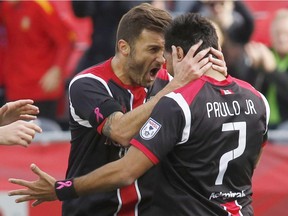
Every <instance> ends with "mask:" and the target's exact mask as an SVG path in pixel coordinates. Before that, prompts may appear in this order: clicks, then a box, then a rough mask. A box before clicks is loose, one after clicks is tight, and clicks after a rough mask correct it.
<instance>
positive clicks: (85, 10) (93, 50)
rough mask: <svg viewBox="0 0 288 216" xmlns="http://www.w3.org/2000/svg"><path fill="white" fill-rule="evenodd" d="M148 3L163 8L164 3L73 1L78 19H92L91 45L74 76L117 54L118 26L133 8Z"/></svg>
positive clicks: (139, 0)
mask: <svg viewBox="0 0 288 216" xmlns="http://www.w3.org/2000/svg"><path fill="white" fill-rule="evenodd" d="M142 2H148V3H151V4H153V5H154V6H155V7H160V8H162V7H163V5H164V2H163V1H160V0H152V1H141V0H138V1H71V4H72V8H73V12H74V14H75V16H76V17H79V18H84V17H90V18H91V21H92V35H91V45H90V46H89V48H88V49H87V50H86V51H85V53H84V54H83V56H82V57H81V59H80V61H79V63H78V65H77V67H76V69H75V72H74V74H76V73H79V72H80V71H82V70H84V69H86V68H88V67H91V66H93V65H95V64H98V63H100V62H102V61H104V60H107V59H109V58H110V57H112V56H113V55H114V53H115V38H116V31H117V25H118V23H119V21H120V19H121V17H122V16H123V15H124V14H125V13H126V12H127V11H128V10H130V9H131V8H132V7H134V6H136V5H138V4H141V3H142Z"/></svg>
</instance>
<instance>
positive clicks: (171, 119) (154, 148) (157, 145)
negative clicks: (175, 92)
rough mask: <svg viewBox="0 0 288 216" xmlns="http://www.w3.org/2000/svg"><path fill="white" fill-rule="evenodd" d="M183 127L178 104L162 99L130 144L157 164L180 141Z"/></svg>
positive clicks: (167, 98) (183, 123) (183, 121)
mask: <svg viewBox="0 0 288 216" xmlns="http://www.w3.org/2000/svg"><path fill="white" fill-rule="evenodd" d="M184 125H185V119H184V118H183V112H182V109H181V108H180V107H179V105H178V103H177V102H176V101H174V100H173V99H172V98H169V97H163V98H162V99H161V100H160V101H159V102H158V104H157V105H156V106H155V108H154V110H153V112H152V114H151V116H150V118H149V119H148V120H147V121H146V123H145V124H144V125H143V126H142V128H141V129H140V131H139V134H138V135H136V137H135V138H134V139H132V140H131V144H132V145H133V146H135V147H136V148H138V149H140V150H141V151H142V152H143V153H144V154H145V155H146V156H147V157H148V158H149V159H150V160H151V161H152V162H153V163H154V164H157V163H158V162H159V161H160V160H161V159H163V158H164V157H165V156H166V155H167V154H168V153H169V152H170V151H172V149H173V148H174V147H175V145H176V144H177V143H179V142H180V141H181V137H182V134H183V128H184Z"/></svg>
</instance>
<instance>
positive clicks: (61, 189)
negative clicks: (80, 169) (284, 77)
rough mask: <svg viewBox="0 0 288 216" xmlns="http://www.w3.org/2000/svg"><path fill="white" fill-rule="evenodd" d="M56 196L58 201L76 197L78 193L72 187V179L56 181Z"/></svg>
mask: <svg viewBox="0 0 288 216" xmlns="http://www.w3.org/2000/svg"><path fill="white" fill-rule="evenodd" d="M54 189H55V192H56V196H57V198H58V199H59V200H60V201H63V200H70V199H75V198H78V197H79V196H78V194H77V193H76V190H75V188H74V179H73V178H70V179H65V180H60V181H56V182H55V184H54Z"/></svg>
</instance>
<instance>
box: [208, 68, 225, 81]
mask: <svg viewBox="0 0 288 216" xmlns="http://www.w3.org/2000/svg"><path fill="white" fill-rule="evenodd" d="M204 75H205V76H209V77H212V78H213V79H215V80H218V81H222V80H225V79H226V77H225V76H224V75H223V74H222V73H220V72H218V71H216V70H214V69H212V68H211V69H209V70H208V71H207V72H205V74H204Z"/></svg>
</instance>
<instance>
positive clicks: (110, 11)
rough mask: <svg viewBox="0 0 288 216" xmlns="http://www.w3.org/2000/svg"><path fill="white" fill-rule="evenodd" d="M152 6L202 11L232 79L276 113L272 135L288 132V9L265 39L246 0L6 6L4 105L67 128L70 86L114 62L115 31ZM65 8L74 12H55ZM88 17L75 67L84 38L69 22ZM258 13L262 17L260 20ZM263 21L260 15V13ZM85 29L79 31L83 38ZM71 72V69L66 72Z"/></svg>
mask: <svg viewBox="0 0 288 216" xmlns="http://www.w3.org/2000/svg"><path fill="white" fill-rule="evenodd" d="M141 2H149V3H152V4H154V5H155V6H157V7H161V8H164V9H167V10H168V11H170V12H171V14H172V15H173V14H174V15H178V14H181V13H186V12H197V13H201V14H202V15H203V16H206V17H208V18H209V19H210V20H211V21H213V22H214V23H215V24H216V26H218V27H219V37H221V41H222V42H221V43H222V44H221V46H222V51H223V53H224V56H225V60H226V63H227V68H228V73H230V74H231V75H233V76H234V77H236V78H239V79H243V80H245V81H248V82H249V83H251V84H252V85H253V86H254V87H255V88H256V89H258V90H259V91H261V92H262V93H263V94H264V95H265V96H266V98H267V99H268V102H269V104H270V107H271V118H270V125H269V127H270V128H271V129H277V128H282V129H283V128H284V129H288V123H287V122H288V109H287V107H288V94H286V93H287V92H288V3H286V5H285V2H284V3H283V2H281V4H280V1H279V2H277V1H274V2H272V3H273V5H274V6H275V5H276V6H277V4H279V7H278V8H276V10H275V11H272V13H273V14H272V15H273V18H272V19H271V20H267V22H269V23H268V25H269V30H268V31H267V32H263V34H266V36H265V38H266V41H265V42H264V41H261V40H257V39H255V38H253V34H254V33H255V29H256V28H257V24H258V19H259V16H256V15H257V13H256V11H255V9H253V8H252V7H251V5H249V2H248V1H244V0H242V1H227V0H226V1H215V0H211V1H209V0H206V1H158V0H154V1H153V0H152V1H68V2H60V3H59V2H58V3H57V2H55V1H16V0H13V1H1V2H0V106H2V105H4V104H5V103H6V102H9V101H14V100H18V99H27V98H29V99H32V100H34V104H35V105H36V106H38V107H39V109H40V113H39V115H38V116H39V120H40V121H42V123H43V125H42V126H41V127H42V128H43V130H44V131H45V130H55V129H57V130H68V129H69V126H68V117H67V115H68V114H67V110H68V106H69V105H68V100H67V91H66V90H67V83H69V80H71V78H72V77H73V76H74V75H75V74H76V73H79V72H80V71H82V70H84V69H86V68H88V67H90V66H92V65H94V64H97V63H100V62H102V61H103V60H106V59H108V58H110V57H112V56H113V54H114V51H115V50H114V49H115V48H114V47H115V35H116V26H117V24H118V22H119V20H120V18H121V16H122V15H123V14H124V13H126V12H127V11H128V10H129V9H130V8H132V7H133V6H135V5H137V4H140V3H141ZM61 3H62V4H66V5H67V10H68V12H69V13H67V12H66V13H65V16H64V15H63V11H62V10H59V8H57V4H58V6H59V4H61ZM67 14H68V15H69V16H71V17H72V18H73V19H74V20H75V19H77V20H85V21H87V19H89V21H90V22H91V25H89V27H90V28H91V29H89V32H90V33H91V35H89V37H90V38H89V45H88V46H87V47H85V50H83V52H82V53H81V56H80V57H79V58H77V59H74V61H76V63H75V67H73V68H72V69H71V67H70V66H69V64H71V58H72V57H73V52H75V51H77V49H78V48H79V46H77V45H79V44H78V43H79V34H81V31H83V29H81V28H74V27H73V26H72V25H71V22H68V21H67V17H66V16H67ZM258 15H259V14H258ZM260 15H261V14H260ZM79 31H80V32H79ZM68 68H69V69H68Z"/></svg>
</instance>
